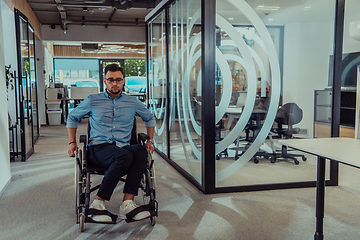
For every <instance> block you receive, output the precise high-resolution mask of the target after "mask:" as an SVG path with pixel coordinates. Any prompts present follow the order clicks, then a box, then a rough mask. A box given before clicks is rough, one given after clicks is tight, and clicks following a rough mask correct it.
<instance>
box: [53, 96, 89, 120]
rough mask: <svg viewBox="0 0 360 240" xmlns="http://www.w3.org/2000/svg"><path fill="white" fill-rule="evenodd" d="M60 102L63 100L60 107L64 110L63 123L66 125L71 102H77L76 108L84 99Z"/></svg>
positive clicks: (66, 99) (68, 99)
mask: <svg viewBox="0 0 360 240" xmlns="http://www.w3.org/2000/svg"><path fill="white" fill-rule="evenodd" d="M59 100H61V106H60V107H61V109H62V114H61V123H65V124H66V119H67V116H68V114H69V101H70V100H74V101H75V104H74V107H76V106H77V105H78V104H79V103H80V102H81V101H82V100H84V99H83V98H61V99H59Z"/></svg>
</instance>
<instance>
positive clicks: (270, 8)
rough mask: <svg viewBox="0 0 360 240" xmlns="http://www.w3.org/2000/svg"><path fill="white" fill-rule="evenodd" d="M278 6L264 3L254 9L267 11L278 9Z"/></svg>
mask: <svg viewBox="0 0 360 240" xmlns="http://www.w3.org/2000/svg"><path fill="white" fill-rule="evenodd" d="M279 9H280V7H278V6H264V5H259V6H257V7H256V10H268V11H277V10H279Z"/></svg>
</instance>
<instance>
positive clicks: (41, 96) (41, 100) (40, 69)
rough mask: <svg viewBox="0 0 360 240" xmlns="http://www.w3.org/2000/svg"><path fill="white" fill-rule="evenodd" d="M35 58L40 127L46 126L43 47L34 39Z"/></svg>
mask: <svg viewBox="0 0 360 240" xmlns="http://www.w3.org/2000/svg"><path fill="white" fill-rule="evenodd" d="M35 56H36V59H37V60H36V63H37V65H36V77H37V91H38V112H39V121H40V125H46V116H45V74H44V46H43V44H42V41H39V40H37V39H36V41H35Z"/></svg>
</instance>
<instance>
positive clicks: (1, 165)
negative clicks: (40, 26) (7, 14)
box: [0, 1, 11, 192]
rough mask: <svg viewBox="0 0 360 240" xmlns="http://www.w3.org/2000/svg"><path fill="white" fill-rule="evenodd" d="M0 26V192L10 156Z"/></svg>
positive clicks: (2, 6)
mask: <svg viewBox="0 0 360 240" xmlns="http://www.w3.org/2000/svg"><path fill="white" fill-rule="evenodd" d="M6 8H7V7H6V5H5V3H4V2H3V1H0V19H1V20H2V22H3V19H2V10H3V9H6ZM4 35H5V34H3V28H2V24H0V103H2V104H0V136H1V138H0V192H1V191H2V190H3V188H4V187H5V185H6V184H7V183H8V182H9V181H10V178H11V172H10V154H9V125H8V124H9V123H8V114H7V113H8V107H7V104H5V103H6V101H7V100H6V85H5V68H4V65H5V59H4V56H5V52H4V49H5V46H4V40H3V37H4Z"/></svg>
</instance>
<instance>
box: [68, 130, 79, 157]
mask: <svg viewBox="0 0 360 240" xmlns="http://www.w3.org/2000/svg"><path fill="white" fill-rule="evenodd" d="M68 135H69V150H68V153H69V157H75V153H78V146H77V143H76V128H68Z"/></svg>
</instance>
